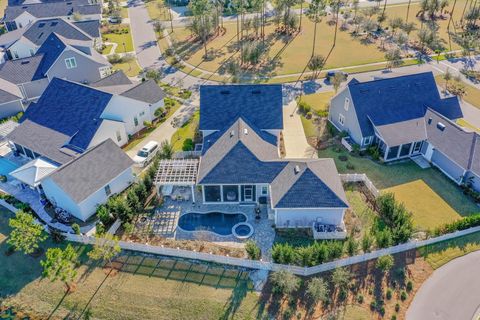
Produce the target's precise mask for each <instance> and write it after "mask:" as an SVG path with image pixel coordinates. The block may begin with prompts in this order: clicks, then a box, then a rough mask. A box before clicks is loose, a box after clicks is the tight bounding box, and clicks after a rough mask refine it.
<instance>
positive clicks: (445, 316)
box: [407, 251, 480, 320]
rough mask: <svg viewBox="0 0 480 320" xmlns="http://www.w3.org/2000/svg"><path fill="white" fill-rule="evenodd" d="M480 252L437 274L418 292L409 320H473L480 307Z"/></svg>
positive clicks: (451, 264)
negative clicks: (479, 270)
mask: <svg viewBox="0 0 480 320" xmlns="http://www.w3.org/2000/svg"><path fill="white" fill-rule="evenodd" d="M479 266H480V251H477V252H474V253H470V254H468V255H466V256H463V257H461V258H457V259H455V260H453V261H451V262H449V263H447V264H446V265H444V266H442V267H440V268H439V269H437V270H435V272H434V273H433V274H432V276H431V277H430V278H428V280H427V281H426V282H425V283H424V284H423V285H422V287H421V288H420V290H419V291H418V292H417V295H416V296H415V298H414V300H413V302H412V304H411V305H410V308H409V309H408V311H407V320H427V319H428V320H451V319H455V320H471V319H473V318H474V316H478V310H479V307H480V277H479V276H478V267H479Z"/></svg>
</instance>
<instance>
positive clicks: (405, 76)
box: [348, 71, 433, 85]
mask: <svg viewBox="0 0 480 320" xmlns="http://www.w3.org/2000/svg"><path fill="white" fill-rule="evenodd" d="M426 74H432V76H433V73H432V72H431V71H425V72H419V73H412V74H404V75H401V76H398V77H389V78H378V79H372V80H367V81H363V82H362V81H360V80H358V79H357V78H353V79H352V80H356V81H357V82H356V83H353V84H352V85H362V84H370V83H372V82H376V83H378V82H380V81H388V80H395V79H400V78H410V77H415V76H417V77H418V76H420V75H426ZM352 80H350V82H351V81H352ZM350 82H349V83H348V84H349V85H350Z"/></svg>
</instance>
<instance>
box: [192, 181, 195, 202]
mask: <svg viewBox="0 0 480 320" xmlns="http://www.w3.org/2000/svg"><path fill="white" fill-rule="evenodd" d="M191 187H192V200H193V203H195V186H194V185H193V184H192V185H191Z"/></svg>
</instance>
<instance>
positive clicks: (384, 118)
mask: <svg viewBox="0 0 480 320" xmlns="http://www.w3.org/2000/svg"><path fill="white" fill-rule="evenodd" d="M348 90H349V92H350V95H351V97H352V101H353V106H354V108H355V112H356V114H357V118H358V122H359V125H360V129H361V131H362V135H363V136H371V135H373V128H372V127H371V126H370V121H369V120H371V121H372V122H373V123H375V125H376V126H382V125H387V124H392V123H396V122H402V121H408V120H412V119H418V118H421V117H423V116H424V115H425V111H426V109H427V107H430V108H433V109H435V110H437V108H438V111H439V112H442V111H445V109H446V108H445V106H448V109H452V110H449V112H448V114H447V115H449V116H455V117H458V115H461V110H460V105H459V103H458V100H454V99H449V100H447V101H442V99H441V98H440V94H439V92H438V88H437V85H436V83H435V79H434V77H433V74H432V73H431V72H425V73H418V74H411V75H405V76H400V77H394V78H387V79H380V80H373V81H367V82H359V81H358V80H356V79H354V80H352V81H350V82H349V83H348ZM453 110H454V111H453Z"/></svg>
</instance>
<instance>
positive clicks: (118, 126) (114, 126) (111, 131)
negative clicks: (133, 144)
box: [87, 120, 128, 149]
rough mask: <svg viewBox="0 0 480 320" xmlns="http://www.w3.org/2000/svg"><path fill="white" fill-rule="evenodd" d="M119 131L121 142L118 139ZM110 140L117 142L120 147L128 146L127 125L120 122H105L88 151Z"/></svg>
mask: <svg viewBox="0 0 480 320" xmlns="http://www.w3.org/2000/svg"><path fill="white" fill-rule="evenodd" d="M117 131H118V132H119V133H120V136H121V139H120V141H118V139H117ZM109 138H110V139H112V141H113V142H115V143H116V144H117V145H118V146H119V147H121V146H123V145H125V144H127V142H128V135H127V132H126V131H125V124H124V123H123V122H118V121H112V120H103V122H102V124H101V125H100V127H99V128H98V130H97V132H96V133H95V136H93V139H92V140H91V141H90V144H89V146H88V148H87V149H89V148H91V147H94V146H96V145H98V144H99V143H101V142H103V141H105V140H107V139H109Z"/></svg>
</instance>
